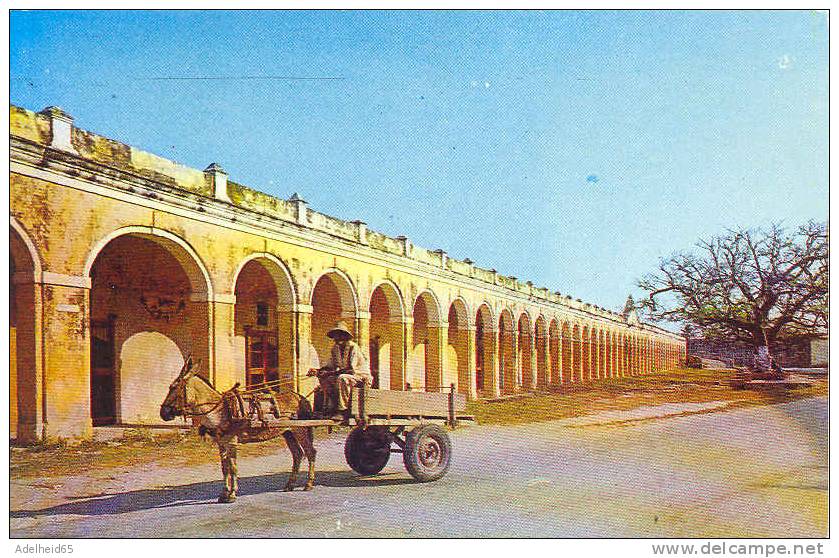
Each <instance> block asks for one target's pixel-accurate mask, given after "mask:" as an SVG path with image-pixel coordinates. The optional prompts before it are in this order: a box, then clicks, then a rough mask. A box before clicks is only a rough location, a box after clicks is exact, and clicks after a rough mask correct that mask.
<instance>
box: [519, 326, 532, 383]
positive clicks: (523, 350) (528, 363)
mask: <svg viewBox="0 0 839 558" xmlns="http://www.w3.org/2000/svg"><path fill="white" fill-rule="evenodd" d="M517 329H518V340H519V342H518V355H517V356H518V358H517V360H518V364H519V366H518V371H517V374H516V387H524V388H526V389H530V388H532V387H533V327H532V325H531V324H530V316H528V315H527V313H522V315H521V316H519V323H518V327H517Z"/></svg>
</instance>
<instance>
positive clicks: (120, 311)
mask: <svg viewBox="0 0 839 558" xmlns="http://www.w3.org/2000/svg"><path fill="white" fill-rule="evenodd" d="M53 112H54V111H53ZM50 114H53V113H50ZM59 116H60V115H59ZM60 117H61V118H65V117H66V116H60ZM11 118H12V125H11V134H12V138H11V140H12V165H11V166H12V173H11V176H10V194H11V217H12V226H13V228H15V231H19V235H20V236H21V238H22V239H23V238H25V241H26V242H28V243H29V245H31V248H29V250H30V252H31V253H33V254H35V258H36V259H37V264H38V267H39V270H38V271H32V270H30V272H29V273H30V275H31V276H32V277H33V279H32V281H33V282H31V283H30V285H31V288H30V290H29V291H27V292H29V293H31V297H30V298H31V301H30V302H29V303H28V304H29V305H30V306H31V307H33V308H35V310H36V311H35V312H33V313H32V314H31V315H32V317H33V318H32V319H33V320H34V321H35V322H34V323H33V327H32V328H29V329H28V330H27V333H26V335H25V336H24V337H25V339H23V338H22V326H21V324H20V323H18V324H17V331H16V345H17V347H18V351H17V359H16V361H15V365H16V369H17V384H18V398H17V399H18V417H19V421H18V422H19V424H18V427H19V428H20V426H21V425H22V424H23V423H24V422H26V421H29V422H28V423H27V424H28V426H27V427H26V428H27V429H29V430H32V431H33V432H35V434H34V435H36V436H43V435H44V433H46V434H45V435H47V436H75V435H82V436H84V435H88V434H89V433H90V428H91V418H90V381H91V380H90V333H89V323H90V320H91V319H101V318H103V317H105V316H107V315H108V314H117V315H118V319H117V322H116V345H117V347H118V353H119V364H118V370H117V373H118V378H119V388H118V390H119V394H118V397H119V414H120V417H119V418H120V420H123V421H131V422H133V421H141V422H148V421H156V420H158V419H157V418H156V415H157V406H158V405H159V401H158V400H162V395H161V394H162V392H163V391H164V386H166V385H168V382H169V380H170V379H171V377H173V376H174V375H175V374H176V373H177V371H178V369H179V368H180V365H181V363H182V361H183V358H184V357H185V355H186V354H187V353H192V354H193V355H194V356H195V357H196V358H198V359H200V360H201V363H202V364H201V367H202V373H204V374H206V376H207V377H208V378H209V379H210V380H211V381H212V382H214V384H215V385H216V386H217V387H218V388H220V389H226V388H228V387H230V386H232V385H233V384H234V383H235V382H237V381H238V382H241V381H243V379H244V371H243V362H244V338H243V331H244V327H245V326H247V325H252V321H253V312H254V305H255V303H256V302H257V301H260V300H261V301H268V302H269V303H270V304H271V305H272V309H274V310H276V311H275V312H272V314H271V315H272V320H271V323H270V324H269V325H268V326H267V327H269V328H273V329H276V331H277V336H278V340H279V342H280V343H279V345H280V353H279V358H280V367H281V369H282V370H281V371H280V373H281V378H288V380H289V381H290V382H293V386H294V387H295V388H296V389H297V390H298V391H299V392H301V393H304V394H305V393H308V392H309V391H311V389H312V388H313V387H314V385H315V380H313V379H311V378H307V377H306V376H305V372H306V370H307V369H308V368H309V367H310V366H317V365H319V363H321V362H322V361H323V360H324V359H325V358H326V357H327V356H328V352H329V348H330V344H329V341H328V340H327V339H326V337H325V333H326V331H327V330H328V329H329V328H331V327H332V325H334V322H335V321H336V320H339V319H340V320H344V321H346V322H347V324H348V326H349V327H350V328H351V329H352V330H353V331H354V332H355V333H356V336H357V340H358V342H359V345H360V346H361V347H362V348H363V349H364V350H365V351H366V350H367V349H368V348H369V343H370V339H371V336H377V337H379V341H380V355H379V356H380V359H379V360H380V370H382V371H383V372H384V377H383V379H382V386H383V387H389V388H391V389H404V387H405V383H406V382H408V383H411V385H412V387H413V388H414V389H421V388H426V387H427V388H429V389H437V388H439V387H443V386H448V385H449V384H451V383H454V384H456V385H457V388H458V389H459V390H460V391H462V392H464V393H467V394H468V395H469V396H471V397H474V396H476V395H477V394H476V378H475V360H476V359H475V350H476V339H475V322H476V320H477V312H478V308H479V307H482V308H483V309H484V310H482V312H485V313H486V316H485V317H484V318H483V319H484V333H483V335H484V337H485V339H484V346H485V347H486V349H485V368H486V370H487V372H486V374H485V377H484V378H483V379H484V382H483V383H484V388H483V395H485V396H490V397H491V396H496V395H498V394H499V393H500V389H499V387H500V383H501V382H500V378H499V377H498V374H499V361H500V360H501V356H502V355H503V361H504V363H505V366H504V370H505V378H504V386H505V387H504V391H505V392H507V393H512V392H514V391H515V390H516V389H517V388H516V371H517V369H518V368H521V371H522V380H521V381H522V384H523V385H525V386H530V385H531V383H532V382H533V378H534V377H535V372H536V369H535V367H536V366H537V365H538V362H537V359H535V358H534V357H535V348H533V347H531V346H529V343H525V344H524V345H522V349H521V350H520V349H519V345H518V337H519V335H520V334H519V331H518V330H519V324H522V328H523V329H522V330H521V336H522V338H524V339H528V340H529V339H531V338H532V336H533V331H532V329H533V327H534V323H535V322H536V321H537V320H539V319H541V320H542V322H544V323H554V322H555V323H556V324H558V325H557V329H556V330H557V332H559V331H560V328H562V329H563V331H564V330H565V328H567V327H568V325H569V324H570V325H573V326H574V327H575V329H576V331H578V332H579V331H580V330H581V328H582V327H588V328H591V326H593V325H595V324H597V329H598V331H600V330H607V331H612V332H613V333H618V332H624V333H626V334H627V335H630V334H631V336H632V337H633V339H636V340H640V339H642V338H643V339H652V338H656V339H659V340H660V341H661V342H662V343H665V344H667V346H668V347H670V348H671V349H672V351H671V353H668V354H671V355H675V354H676V353H677V352H678V345H679V344H680V343H681V341H680V340H679V339H678V338H677V337H676V336H673V335H672V334H669V333H667V332H664V331H662V330H658V329H656V328H652V327H650V326H646V325H644V324H628V323H626V321H625V320H623V319H622V318H621V317H620V316H619V315H617V314H615V313H612V312H608V311H605V310H602V309H600V308H598V307H596V306H592V305H590V304H586V303H583V302H578V301H574V300H572V299H571V298H570V297H567V296H560V295H559V294H558V293H550V292H549V291H547V290H546V289H540V288H538V287H534V286H533V285H532V284H529V283H522V282H520V281H518V280H516V279H514V278H508V277H503V276H500V275H498V274H497V273H496V272H495V271H493V270H484V269H481V268H478V267H476V266H474V264H472V262H469V261H462V262H460V261H456V260H452V259H449V258H447V257H446V256H445V254H444V253H443V252H439V251H434V252H432V251H428V250H425V249H423V248H421V247H415V246H413V245H412V243H411V242H410V241H409V240H408V239H405V238H398V239H391V238H388V237H386V236H384V235H381V234H380V233H376V232H374V231H367V230H366V227H365V226H364V225H363V223H359V222H351V223H348V222H345V221H341V220H340V219H335V218H333V217H329V216H325V215H322V214H318V213H315V212H311V211H310V210H308V208H307V207H306V205H305V203H304V202H302V201H300V200H276V199H275V198H272V197H270V196H267V195H265V194H262V193H259V192H256V191H253V190H250V189H247V188H246V187H244V186H241V185H238V184H235V183H233V182H228V183H227V186H226V188H225V187H224V180H226V176H225V175H222V174H220V171H219V170H218V168H217V167H211V168H208V170H207V171H206V172H200V171H196V170H194V169H189V168H186V167H183V166H182V165H178V164H176V163H173V162H170V161H165V160H163V159H160V158H158V157H156V156H154V155H151V154H147V153H143V152H141V151H139V150H136V149H135V148H131V147H130V146H126V145H124V144H120V143H119V142H114V141H113V140H109V139H107V138H101V137H100V136H96V135H95V134H91V133H89V132H84V131H81V130H78V129H76V128H73V129H72V136H71V138H70V139H69V140H67V141H61V140H60V138H58V139H56V138H55V137H53V136H55V133H58V132H55V133H51V130H58V131H59V132H60V129H59V128H55V127H54V124H55V120H53V121H52V123H53V127H52V128H51V126H50V118H53V119H54V118H58V117H57V116H54V115H53V116H49V115H41V114H39V115H35V114H33V113H31V112H28V111H24V110H22V109H17V108H15V107H13V108H12V110H11ZM50 144H53V147H50ZM67 145H71V147H67ZM73 150H75V152H73ZM219 185H221V190H219ZM219 192H220V193H219ZM16 234H18V233H16ZM112 253H116V254H121V257H122V260H123V262H122V263H121V264H119V265H117V264H116V263H115V262H113V261H112V262H111V266H112V267H118V268H119V267H120V266H121V267H122V268H124V269H126V270H127V271H128V273H127V275H128V276H130V277H133V278H135V279H137V280H138V281H140V279H142V281H146V282H147V283H149V282H150V283H151V284H152V285H151V287H148V288H149V289H150V290H151V291H153V292H157V293H158V294H159V293H160V292H163V293H164V294H165V295H166V296H167V297H169V296H174V297H175V298H178V297H181V298H183V300H184V307H183V309H182V311H180V312H179V313H177V315H175V316H173V317H171V318H170V319H168V320H161V319H160V318H155V317H154V316H152V315H151V314H150V313H149V311H148V308H145V307H143V305H142V304H141V303H140V302H139V296H138V292H139V291H142V290H143V288H146V287H142V288H141V287H138V286H137V285H135V284H133V283H131V280H129V281H128V283H125V284H123V283H121V282H120V281H116V282H115V284H116V285H117V287H118V288H117V291H119V292H117V293H116V294H114V293H113V292H111V290H109V289H111V288H110V286H109V285H108V282H107V281H105V282H104V283H103V282H102V281H97V278H96V275H97V274H96V269H95V268H96V266H98V265H99V264H98V263H97V262H99V261H100V257H102V258H107V257H109V254H112ZM111 257H114V256H111ZM117 259H119V258H117ZM101 261H106V260H104V259H103V260H101ZM253 261H258V262H259V266H261V268H259V267H258V268H254V267H252V266H253V265H255V264H251V263H249V262H253ZM239 279H242V281H241V282H240V281H239ZM142 281H140V283H138V284H141V283H142ZM269 282H270V283H272V286H273V291H272V292H268V293H259V292H255V290H256V291H258V290H259V289H261V288H262V286H263V285H266V284H267V283H269ZM382 285H387V288H386V289H384V292H385V293H386V297H385V298H386V300H385V301H384V302H383V301H382V300H378V302H377V301H376V299H374V297H373V292H374V290H375V289H377V287H382ZM254 289H255V290H254ZM268 291H271V289H268ZM379 292H382V291H379ZM455 304H458V305H459V306H458V307H459V308H460V312H461V313H462V315H463V316H464V319H463V320H460V319H458V322H460V321H462V322H463V323H462V324H461V323H458V327H457V328H455V329H451V328H450V324H449V322H448V321H447V318H448V317H449V316H450V315H451V310H452V308H453V307H454V306H453V305H455ZM525 314H526V315H527V318H526V319H525V320H521V318H522V316H523V315H525ZM502 315H503V320H505V324H506V325H505V328H506V334H505V340H504V343H502V344H499V343H498V341H497V335H498V328H499V323H500V322H499V320H500V319H501V318H500V317H501V316H502ZM560 324H561V325H560ZM461 326H462V328H463V331H465V332H466V333H465V335H461ZM452 333H455V335H454V338H452V339H450V336H451V335H452ZM41 336H43V338H41ZM500 345H503V348H501V347H500ZM557 346H558V347H560V348H561V349H562V350H563V351H564V350H567V346H566V344H565V343H562V342H560V341H559V340H557ZM581 346H582V345H580V344H579V343H578V344H577V348H578V349H580V348H581ZM22 347H26V349H22ZM520 352H521V353H522V354H521V356H520V354H519V353H520ZM531 355H533V356H531ZM580 358H581V357H580V356H579V355H578V356H576V357H575V356H574V355H571V354H563V355H561V356H557V358H556V359H555V360H556V362H557V364H559V363H562V365H563V366H562V371H560V370H553V367H551V370H550V371H548V370H546V371H545V373H544V377H545V378H548V377H549V378H551V379H552V382H553V383H554V384H556V383H558V382H560V381H568V379H570V377H571V375H570V371H569V373H566V372H565V369H566V368H567V367H565V366H564V365H565V363H566V359H567V360H568V361H569V362H572V363H575V365H577V366H579V365H581V362H580V361H579V359H580ZM546 362H547V361H546ZM673 363H675V358H672V359H669V360H668V361H667V363H666V364H665V365H672V364H673ZM643 364H644V362H643V361H642V360H640V359H636V360H634V361H632V362H631V363H629V362H627V365H626V367H625V369H624V373H638V372H640V371H641V370H645V371H648V370H649V367H648V366H647V367H644V365H643ZM589 366H590V365H589ZM587 370H588V368H587ZM525 376H526V377H525ZM593 377H596V374H595V375H594V376H593ZM581 380H582V377H581V376H580V374H579V373H578V375H577V381H581ZM41 393H43V394H44V395H43V397H42V396H41V395H39V394H41ZM41 400H43V401H45V402H46V405H44V406H43V408H42V407H41V406H40V403H39V401H41ZM29 423H31V424H29ZM39 425H40V426H39ZM39 430H40V432H36V431H39Z"/></svg>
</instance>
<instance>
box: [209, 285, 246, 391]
mask: <svg viewBox="0 0 839 558" xmlns="http://www.w3.org/2000/svg"><path fill="white" fill-rule="evenodd" d="M214 299H215V300H213V302H212V316H213V320H212V322H211V324H212V338H213V339H214V341H215V342H214V343H213V346H214V347H215V351H214V357H213V360H214V365H213V366H212V368H213V370H214V371H215V374H214V377H212V381H213V385H214V386H215V387H216V389H218V390H221V391H224V390H227V389H230V388H231V387H233V384H235V383H236V382H241V383H242V385H244V384H245V371H244V370H243V369H242V370H240V369H239V368H240V367H239V366H237V364H236V363H237V360H236V355H235V354H234V351H235V350H236V347H235V345H234V342H233V338H234V334H235V332H234V330H233V328H234V325H235V320H236V295H234V294H232V293H217V294H216V295H215V297H214Z"/></svg>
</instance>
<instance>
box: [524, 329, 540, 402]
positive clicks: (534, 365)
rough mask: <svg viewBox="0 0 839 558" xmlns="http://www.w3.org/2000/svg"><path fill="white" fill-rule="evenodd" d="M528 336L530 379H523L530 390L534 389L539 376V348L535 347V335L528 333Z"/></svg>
mask: <svg viewBox="0 0 839 558" xmlns="http://www.w3.org/2000/svg"><path fill="white" fill-rule="evenodd" d="M528 335H529V336H530V378H529V379H526V378H525V379H524V381H527V382H529V383H530V386H529V387H530V389H534V388H535V387H536V384H537V378H538V376H539V362H538V360H539V348H538V347H537V346H536V334H535V333H529V334H528Z"/></svg>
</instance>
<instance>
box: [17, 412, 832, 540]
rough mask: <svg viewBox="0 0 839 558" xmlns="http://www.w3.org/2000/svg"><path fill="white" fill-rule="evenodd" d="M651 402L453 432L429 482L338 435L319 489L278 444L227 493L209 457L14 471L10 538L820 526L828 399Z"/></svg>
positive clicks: (324, 447) (322, 444)
mask: <svg viewBox="0 0 839 558" xmlns="http://www.w3.org/2000/svg"><path fill="white" fill-rule="evenodd" d="M696 410H699V409H693V408H691V409H689V410H687V411H688V412H693V411H696ZM660 411H661V409H659V410H656V409H646V410H645V411H644V412H642V413H641V414H640V415H639V416H637V417H636V416H633V417H632V418H633V420H630V421H628V422H619V421H618V422H616V421H615V417H613V416H611V415H609V414H608V413H603V416H599V417H594V418H593V417H591V416H589V417H586V421H585V422H583V421H553V422H545V423H533V424H525V425H518V426H479V427H472V428H465V429H459V430H458V431H456V432H453V433H452V438H453V442H454V462H453V464H452V468H451V470H450V471H449V474H448V475H447V476H446V477H445V478H444V479H442V480H440V481H438V482H434V483H428V484H418V483H415V482H414V481H413V479H411V477H410V476H409V475H408V474H407V473H406V472H405V470H404V468H403V466H402V463H401V459H400V457H401V456H399V455H394V456H393V457H392V460H391V462H390V463H389V464H388V466H387V467H386V468H385V470H384V471H383V474H381V475H378V476H375V477H359V476H357V475H356V474H355V473H353V472H352V471H350V470H349V468H348V467H347V465H346V464H345V462H344V459H343V436H342V435H333V436H331V437H329V438H326V439H322V440H319V441H318V450H319V455H318V479H317V485H316V487H315V490H314V491H312V492H302V491H299V490H298V491H295V492H291V493H286V492H279V491H278V489H279V488H280V487H281V486H282V485H283V484H284V483H285V480H286V475H287V467H288V466H289V461H290V459H289V456H288V454H287V452H286V451H285V449H284V448H280V447H279V446H278V455H277V456H275V457H254V458H248V459H241V460H240V464H239V473H240V475H241V477H242V479H241V485H240V488H241V491H240V498H239V500H238V502H236V503H235V504H232V505H219V504H215V503H214V501H215V497H216V496H217V494H218V492H219V490H220V486H221V484H220V481H219V473H218V466H217V465H203V466H197V467H194V468H191V469H162V468H160V467H159V466H155V465H154V464H151V465H148V464H147V465H144V466H142V467H136V468H123V469H114V470H111V471H107V472H101V473H94V474H88V475H85V474H79V475H78V476H70V477H63V478H61V479H50V480H49V481H43V480H41V481H38V480H30V479H27V480H14V479H13V480H12V483H11V510H12V511H11V519H10V521H11V535H12V536H13V537H54V536H68V537H126V536H128V537H160V536H165V537H213V536H217V537H248V536H258V537H369V536H374V537H504V536H524V537H546V536H547V537H744V536H749V537H768V536H772V537H824V536H826V535H827V499H828V467H827V448H828V444H827V424H828V421H827V415H828V404H827V398H826V397H817V398H811V399H804V400H799V401H795V402H793V403H787V404H783V405H771V406H763V407H750V408H744V409H736V410H719V409H717V410H716V411H715V412H706V413H704V414H688V415H684V416H673V417H672V418H659V419H653V418H650V417H652V416H655V414H656V412H659V413H660ZM671 411H673V409H667V412H668V413H669V412H671ZM676 411H685V410H684V409H681V410H676ZM624 418H625V417H624ZM639 419H640V420H639Z"/></svg>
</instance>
